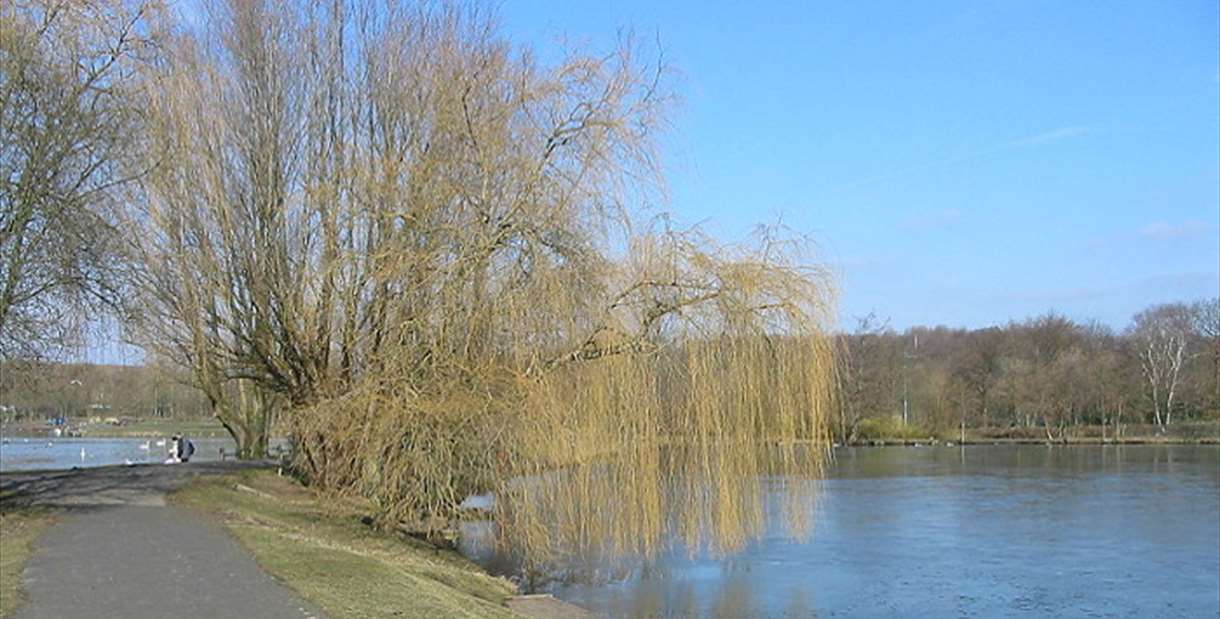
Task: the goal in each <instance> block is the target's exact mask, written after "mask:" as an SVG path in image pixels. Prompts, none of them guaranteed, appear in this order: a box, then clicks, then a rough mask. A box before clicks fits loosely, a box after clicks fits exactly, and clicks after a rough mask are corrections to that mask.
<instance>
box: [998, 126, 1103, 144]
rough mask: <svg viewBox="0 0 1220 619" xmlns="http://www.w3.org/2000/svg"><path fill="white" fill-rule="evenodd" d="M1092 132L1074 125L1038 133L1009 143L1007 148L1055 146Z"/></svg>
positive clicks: (1087, 128)
mask: <svg viewBox="0 0 1220 619" xmlns="http://www.w3.org/2000/svg"><path fill="white" fill-rule="evenodd" d="M1090 131H1091V129H1090V128H1089V127H1087V126H1085V125H1073V126H1070V127H1060V128H1058V129H1052V130H1050V131H1043V132H1042V133H1036V134H1034V135H1031V136H1028V137H1024V138H1021V139H1019V140H1013V141H1011V142H1009V143H1008V144H1006V146H1009V147H1012V148H1025V147H1028V146H1042V145H1044V144H1053V143H1055V142H1060V141H1063V140H1066V139H1069V138H1074V137H1078V136H1082V135H1085V134H1086V133H1089V132H1090Z"/></svg>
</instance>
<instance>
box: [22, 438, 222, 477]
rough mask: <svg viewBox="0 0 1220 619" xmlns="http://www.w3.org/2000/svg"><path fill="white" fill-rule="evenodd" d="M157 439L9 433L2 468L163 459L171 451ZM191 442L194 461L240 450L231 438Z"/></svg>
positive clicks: (194, 440)
mask: <svg viewBox="0 0 1220 619" xmlns="http://www.w3.org/2000/svg"><path fill="white" fill-rule="evenodd" d="M187 438H190V437H187ZM158 440H161V439H151V440H150V439H144V438H138V439H137V438H48V437H45V436H44V437H39V438H34V437H31V438H24V437H7V436H6V437H4V438H2V439H0V471H29V470H38V469H68V468H72V467H81V468H85V467H91V466H109V465H113V464H126V463H128V462H130V463H132V464H148V463H157V462H164V461H165V459H166V458H168V457H169V451H168V449H167V448H166V446H165V445H157V441H158ZM191 442H193V443H195V455H194V456H192V458H191V460H192V461H199V462H208V461H212V460H219V459H220V450H221V449H222V448H223V449H224V450H225V452H226V453H228V454H230V455H232V454H233V453H234V452H235V451H236V450H237V444H236V443H234V442H233V440H232V439H223V438H191Z"/></svg>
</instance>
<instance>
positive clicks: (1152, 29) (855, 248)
mask: <svg viewBox="0 0 1220 619" xmlns="http://www.w3.org/2000/svg"><path fill="white" fill-rule="evenodd" d="M1217 7H1218V3H1217V2H1215V1H1214V0H1210V1H1199V2H1185V1H1184V2H1151V1H1150V2H1142V3H1137V2H1084V1H1072V2H1062V1H1056V2H1041V1H1026V0H1021V1H1018V0H1011V1H1005V2H978V1H972V2H966V1H961V2H932V1H921V2H881V1H877V0H868V1H865V2H813V1H806V2H765V3H736V2H661V3H657V2H647V1H629V2H622V1H613V0H611V1H607V0H598V1H596V2H562V3H558V2H535V1H523V0H504V1H503V2H502V4H500V5H499V8H500V15H501V20H502V23H503V26H504V28H505V31H506V34H508V35H509V36H510V37H512V38H513V39H515V40H517V41H518V42H522V43H527V44H530V45H533V46H534V47H535V48H536V49H538V50H540V51H541V53H542V56H543V57H546V56H548V55H551V54H554V53H555V51H556V50H557V49H559V46H560V43H559V42H560V41H561V40H564V39H566V40H568V41H577V42H583V43H585V44H587V45H588V46H590V47H592V48H594V49H608V48H609V47H610V46H611V45H612V44H613V41H614V39H615V36H616V33H617V32H618V30H619V29H621V28H627V29H631V30H633V31H634V32H635V33H636V34H637V35H638V36H641V37H643V38H648V39H651V38H652V37H654V36H656V37H659V39H660V41H661V43H662V45H663V47H664V49H665V52H666V55H667V57H668V58H669V60H670V62H671V63H672V64H674V65H675V66H676V68H677V69H678V70H679V71H680V77H679V78H678V79H677V80H676V81H675V86H676V88H677V90H678V92H679V94H680V95H681V96H682V98H683V99H684V101H683V103H682V104H681V106H680V108H679V109H678V110H677V111H676V114H675V118H674V127H673V132H672V133H671V134H670V135H669V136H667V138H666V148H665V151H666V162H667V167H668V178H669V181H670V202H669V204H668V205H667V206H668V209H669V210H672V211H673V212H675V213H676V214H677V215H678V217H679V218H680V220H681V221H684V222H686V223H695V222H702V225H704V226H705V227H706V228H707V229H708V230H709V231H711V232H712V233H714V234H716V235H718V236H720V237H723V238H726V239H735V238H741V237H743V236H744V235H745V234H746V233H747V232H748V231H749V230H750V228H751V227H752V225H753V224H755V223H759V222H773V221H775V220H776V219H779V218H782V220H783V222H784V223H785V224H787V225H789V226H791V227H793V228H796V229H797V230H799V231H801V232H804V233H809V234H811V235H813V237H814V238H815V239H816V240H817V241H818V243H819V245H820V247H821V250H822V257H823V258H824V259H825V260H827V261H828V262H830V263H832V264H833V265H834V267H835V269H836V270H837V271H838V273H839V274H840V284H841V297H840V299H841V302H840V313H841V315H842V317H843V324H844V326H850V325H851V324H852V317H854V316H860V315H863V314H867V313H868V312H876V313H877V314H878V315H879V316H882V317H889V318H890V319H891V323H892V325H893V326H895V327H897V328H900V329H901V328H904V327H906V326H910V325H915V324H929V325H935V324H946V325H951V326H967V327H980V326H986V325H991V324H1002V323H1005V322H1007V321H1008V320H1009V319H1020V318H1024V317H1027V316H1031V315H1035V314H1039V313H1043V312H1046V311H1048V310H1052V309H1053V310H1056V311H1059V312H1062V313H1065V314H1067V315H1068V316H1071V317H1073V318H1079V319H1090V318H1096V319H1100V320H1102V321H1103V322H1105V323H1108V324H1110V325H1112V326H1115V327H1119V328H1121V327H1122V326H1124V325H1125V324H1126V323H1127V321H1128V320H1129V319H1130V317H1131V315H1132V314H1133V313H1134V312H1136V311H1138V310H1139V309H1141V308H1143V307H1145V306H1147V305H1149V304H1151V303H1155V302H1164V301H1174V300H1182V299H1193V298H1200V297H1205V296H1207V297H1210V296H1216V295H1217V294H1218V288H1220V13H1218V9H1217Z"/></svg>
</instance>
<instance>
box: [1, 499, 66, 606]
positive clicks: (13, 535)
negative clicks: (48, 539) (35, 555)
mask: <svg viewBox="0 0 1220 619" xmlns="http://www.w3.org/2000/svg"><path fill="white" fill-rule="evenodd" d="M52 520H53V519H52V516H51V514H50V512H48V511H46V510H41V509H22V510H15V511H11V512H7V513H0V617H7V616H9V615H10V614H12V613H13V611H15V610H17V607H19V606H21V604H22V602H24V601H25V593H24V592H23V591H22V590H21V571H22V569H24V568H25V562H26V560H28V559H29V558H30V552H32V551H33V548H34V540H35V539H37V538H38V535H39V534H40V533H42V530H43V529H45V528H46V527H47V526H48V525H50V524H51V522H52Z"/></svg>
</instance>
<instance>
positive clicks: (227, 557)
mask: <svg viewBox="0 0 1220 619" xmlns="http://www.w3.org/2000/svg"><path fill="white" fill-rule="evenodd" d="M244 466H250V465H249V464H247V463H208V464H198V465H196V464H187V465H175V466H164V465H151V466H135V467H103V468H97V469H80V470H74V471H57V472H45V473H6V474H4V475H0V501H3V502H4V503H5V504H6V505H7V504H13V505H25V504H43V505H57V506H61V507H64V508H66V511H65V513H64V514H63V515H62V516H61V517H60V518H59V521H58V522H57V523H56V524H55V525H53V526H52V527H51V528H49V529H48V530H47V531H46V532H45V533H44V534H43V536H42V537H41V538H40V539H39V541H38V543H37V546H36V548H35V552H34V555H33V557H31V559H30V562H29V563H28V564H27V566H26V571H25V589H26V592H27V593H28V595H29V601H28V603H26V605H25V606H23V607H22V608H21V609H20V610H18V611H17V613H16V614H15V615H14V617H15V619H43V618H46V619H72V618H76V617H81V618H84V617H89V618H97V619H109V618H115V619H117V618H120V617H121V618H123V619H144V618H149V619H152V618H156V619H164V618H165V617H186V616H189V617H217V618H227V617H235V618H236V617H260V618H261V617H266V618H268V619H280V618H283V619H322V618H323V617H324V616H323V614H322V613H321V612H320V611H319V610H318V609H317V607H315V606H314V605H312V604H310V603H308V602H305V601H304V600H303V599H301V598H300V596H298V595H297V594H296V593H295V592H293V591H291V590H290V589H288V588H287V587H285V586H283V585H281V584H280V583H279V582H277V581H276V580H275V579H274V578H272V577H271V576H269V575H268V574H267V573H265V572H263V571H262V570H261V569H259V567H258V565H257V564H256V563H255V562H254V560H253V559H252V558H251V557H250V555H249V554H248V553H246V552H245V550H243V549H242V548H241V547H240V546H239V545H238V544H237V543H236V542H235V541H234V540H233V539H232V538H231V537H229V535H228V534H226V533H225V531H224V530H223V529H222V528H220V526H219V525H217V524H215V523H213V522H211V521H208V520H205V519H204V518H202V517H200V516H198V515H196V514H195V513H193V512H191V511H190V510H186V509H182V508H178V507H173V506H167V505H166V504H165V493H166V492H168V491H170V490H173V489H175V488H178V487H180V486H182V485H183V484H185V483H186V482H187V481H189V480H190V479H192V478H193V477H195V476H197V475H206V474H217V473H224V472H229V471H233V470H236V469H238V468H242V467H244ZM255 466H257V465H255ZM264 466H265V464H264Z"/></svg>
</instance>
